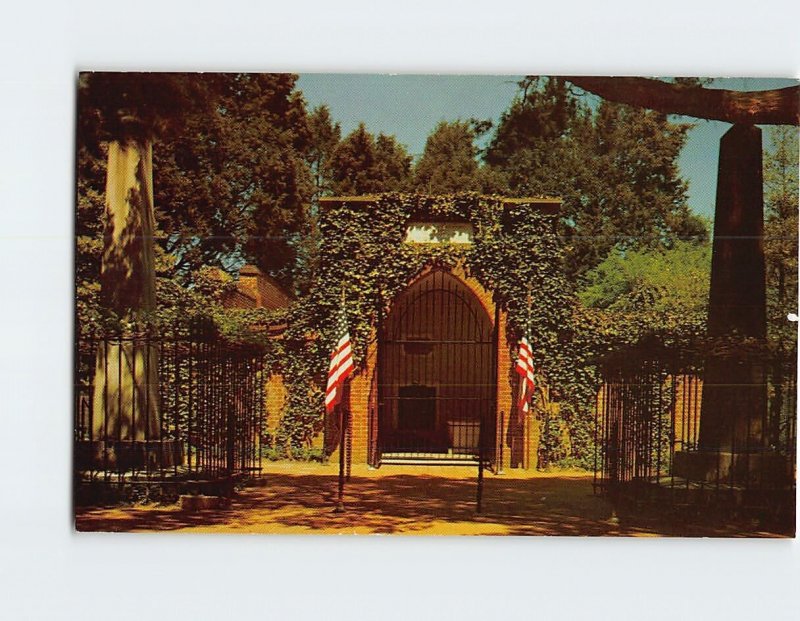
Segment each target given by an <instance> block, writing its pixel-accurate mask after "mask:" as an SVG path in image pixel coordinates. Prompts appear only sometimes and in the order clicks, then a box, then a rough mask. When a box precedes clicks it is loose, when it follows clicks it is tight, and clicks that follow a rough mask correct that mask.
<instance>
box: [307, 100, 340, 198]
mask: <svg viewBox="0 0 800 621" xmlns="http://www.w3.org/2000/svg"><path fill="white" fill-rule="evenodd" d="M308 133H309V145H308V149H307V151H306V162H308V165H309V167H310V168H311V174H312V176H313V179H314V197H313V199H314V201H316V200H317V199H318V198H319V197H320V196H322V195H324V194H327V193H329V192H330V191H331V187H332V179H331V177H332V170H331V157H332V155H333V152H334V150H335V149H336V147H337V145H338V144H339V141H340V140H341V139H342V129H341V127H340V126H339V123H336V122H334V121H333V119H332V118H331V112H330V110H329V109H328V106H326V105H321V106H317V107H316V108H314V110H313V111H312V112H311V114H309V115H308Z"/></svg>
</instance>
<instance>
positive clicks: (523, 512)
mask: <svg viewBox="0 0 800 621" xmlns="http://www.w3.org/2000/svg"><path fill="white" fill-rule="evenodd" d="M391 472H392V471H390V470H383V469H382V470H381V472H380V473H379V474H376V473H370V474H369V475H368V476H353V478H352V480H351V481H350V482H349V483H348V484H347V487H346V493H345V505H346V507H347V510H346V511H345V512H344V513H336V512H334V511H333V507H334V505H335V500H336V482H337V478H336V473H335V471H331V470H330V469H328V470H326V471H324V472H321V473H310V474H291V473H287V472H278V473H270V474H268V475H266V477H265V480H264V481H263V486H260V487H250V488H246V489H244V490H241V491H240V492H239V493H238V494H237V496H236V497H235V498H234V499H233V501H232V503H231V505H230V507H228V508H226V509H218V510H208V511H202V512H196V513H189V512H184V511H181V510H180V509H179V508H178V507H157V506H147V507H114V508H78V509H77V515H76V528H77V530H79V531H177V530H186V531H190V532H222V531H227V532H263V533H300V532H312V533H313V532H317V533H319V532H324V533H384V534H392V533H402V534H425V535H429V534H442V535H459V534H476V535H477V534H487V535H488V534H506V535H585V536H586V535H588V536H599V535H612V536H619V535H621V536H636V535H639V536H647V535H656V536H658V535H662V536H711V537H714V536H723V537H731V536H753V535H755V536H780V533H774V532H769V531H759V530H757V529H756V527H755V525H752V524H750V525H747V524H729V525H725V526H710V525H701V524H697V523H694V524H690V523H688V522H687V521H686V520H685V519H684V520H682V519H680V518H679V517H676V516H672V517H670V518H666V517H664V516H659V515H652V514H651V515H649V516H647V517H645V516H643V515H642V514H641V513H639V514H634V513H632V512H624V511H623V512H620V513H619V514H618V515H615V514H613V513H612V508H611V505H610V504H609V503H608V502H607V501H606V500H605V499H604V498H602V497H599V496H596V495H593V494H592V480H591V477H586V476H580V475H578V476H565V475H559V474H554V475H550V476H538V477H533V478H505V477H502V476H498V477H495V476H488V477H487V478H486V479H485V481H486V483H485V492H484V502H483V507H484V510H483V512H482V513H481V514H476V512H475V493H476V481H475V479H474V478H465V477H452V478H451V477H448V476H446V475H436V476H432V475H427V474H405V473H403V474H392V473H391Z"/></svg>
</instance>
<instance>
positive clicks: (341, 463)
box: [335, 402, 345, 513]
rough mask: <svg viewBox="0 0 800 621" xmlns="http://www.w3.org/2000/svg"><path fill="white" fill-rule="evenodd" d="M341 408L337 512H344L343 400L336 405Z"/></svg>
mask: <svg viewBox="0 0 800 621" xmlns="http://www.w3.org/2000/svg"><path fill="white" fill-rule="evenodd" d="M336 408H337V409H338V410H339V496H338V499H337V501H336V509H335V511H336V513H344V451H345V448H344V446H345V413H344V408H343V407H342V404H341V402H340V403H339V404H338V405H337V406H336Z"/></svg>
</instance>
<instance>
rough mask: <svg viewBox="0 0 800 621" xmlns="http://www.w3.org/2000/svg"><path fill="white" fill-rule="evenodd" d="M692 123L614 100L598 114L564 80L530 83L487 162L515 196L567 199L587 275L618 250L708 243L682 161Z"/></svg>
mask: <svg viewBox="0 0 800 621" xmlns="http://www.w3.org/2000/svg"><path fill="white" fill-rule="evenodd" d="M688 129H689V125H686V124H675V123H671V122H669V121H668V119H667V118H666V116H665V115H663V114H660V113H657V112H651V111H646V110H639V109H635V108H630V107H627V106H622V105H619V104H615V103H610V102H605V101H603V102H601V103H600V104H599V106H597V107H596V109H592V108H590V107H589V106H588V104H586V103H585V102H584V101H582V100H581V99H580V98H579V97H578V96H576V95H575V94H573V93H572V92H571V91H570V89H569V88H568V85H567V84H566V82H565V81H564V80H561V79H559V78H546V79H542V78H536V77H530V78H526V79H525V80H524V81H523V82H522V83H521V84H520V95H519V96H518V97H517V98H516V99H515V100H514V101H513V102H512V104H511V106H510V107H509V109H508V110H507V111H506V112H505V113H504V114H503V116H502V118H501V120H500V124H499V126H498V128H497V130H496V132H495V134H494V136H493V138H492V141H491V142H490V144H489V147H488V148H487V151H486V155H485V160H486V163H487V164H488V166H489V167H490V168H491V169H492V170H493V171H494V173H495V174H494V175H493V178H494V179H495V180H499V185H500V187H501V188H502V187H503V186H504V187H505V192H507V193H509V194H512V195H558V196H561V197H562V198H563V200H564V205H563V210H562V215H563V216H564V220H563V227H562V234H563V236H564V240H565V243H566V245H567V256H568V259H567V267H568V269H569V271H570V272H571V273H572V275H573V276H576V277H580V276H581V275H582V274H584V273H585V272H586V271H587V270H589V269H591V268H593V267H595V266H596V265H598V264H599V263H600V262H601V261H602V260H603V259H604V258H605V257H606V256H607V255H608V254H609V252H610V251H611V250H612V249H614V248H658V247H669V246H670V245H671V244H673V243H674V242H675V240H677V239H683V238H689V239H700V240H702V239H705V238H706V237H707V231H706V227H705V225H704V223H703V222H702V221H700V220H699V219H698V218H697V216H694V215H693V214H692V213H691V212H690V210H689V208H688V205H687V202H686V196H687V194H686V193H687V188H686V184H685V182H684V181H683V180H682V179H681V177H680V174H679V170H678V166H677V158H678V155H679V153H680V151H681V148H682V147H683V145H684V143H685V140H686V132H687V131H688Z"/></svg>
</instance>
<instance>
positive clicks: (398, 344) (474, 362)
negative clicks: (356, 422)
mask: <svg viewBox="0 0 800 621" xmlns="http://www.w3.org/2000/svg"><path fill="white" fill-rule="evenodd" d="M493 328H494V326H492V322H491V319H490V318H489V317H488V315H487V314H486V312H485V310H484V309H483V307H482V305H481V304H480V302H479V301H478V299H477V297H476V296H475V295H474V294H473V293H472V292H471V291H470V290H469V289H468V288H467V287H466V285H464V284H463V283H461V282H460V281H458V280H457V279H456V278H455V277H453V276H452V275H450V274H449V273H446V272H445V271H443V270H440V269H434V270H432V271H431V272H429V273H428V274H426V275H425V276H423V277H421V278H420V279H419V280H418V281H417V282H415V283H414V284H412V285H411V286H410V287H409V288H408V289H406V291H404V292H402V293H401V294H400V295H399V296H398V298H397V300H396V302H395V304H394V307H393V308H392V310H391V312H390V313H389V315H388V317H386V319H385V321H383V322H382V323H381V326H379V343H378V390H377V396H378V404H377V405H378V407H377V430H376V431H377V433H375V436H377V437H374V438H373V439H372V441H373V442H374V449H375V450H374V457H373V461H374V462H377V463H385V462H386V461H387V459H389V460H391V459H393V458H401V459H418V460H430V459H446V460H454V461H460V462H464V461H474V460H475V459H478V460H480V455H479V453H480V450H479V449H480V446H479V445H480V444H481V441H480V439H479V436H480V424H481V421H483V420H484V417H485V416H486V415H487V414H491V415H492V416H494V417H495V418H494V419H493V420H494V423H495V424H494V425H492V429H493V436H495V437H496V434H497V430H496V412H495V405H496V402H495V398H496V380H497V378H496V372H493V371H495V363H496V339H494V338H493V336H494V335H495V332H494V329H493ZM409 345H416V346H426V348H425V349H422V350H417V351H411V350H409V349H408V347H407V346H409ZM413 387H419V389H420V390H421V389H422V387H426V388H427V389H428V390H429V394H427V395H420V394H419V390H417V391H416V392H417V394H416V395H415V394H413V392H414V391H412V390H411V389H412V388H413ZM412 413H414V414H413V418H412ZM420 417H421V418H420ZM423 419H424V420H429V421H430V425H424V426H423V427H424V428H421V427H419V421H421V420H423ZM411 420H415V421H416V423H414V424H413V425H409V424H405V423H403V421H406V423H408V422H409V421H411ZM371 428H372V427H371ZM484 435H488V434H484ZM492 443H494V440H493V441H492ZM487 452H489V451H487ZM491 452H494V451H491Z"/></svg>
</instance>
